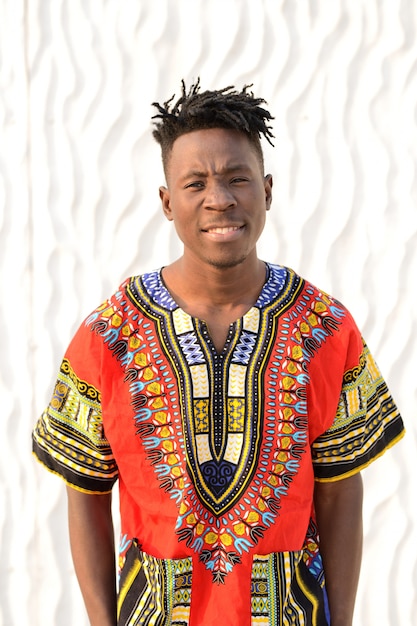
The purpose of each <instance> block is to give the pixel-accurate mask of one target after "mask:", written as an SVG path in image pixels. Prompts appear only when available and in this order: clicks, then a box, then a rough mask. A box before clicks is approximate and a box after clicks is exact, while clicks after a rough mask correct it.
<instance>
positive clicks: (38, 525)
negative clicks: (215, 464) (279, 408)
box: [0, 0, 417, 626]
mask: <svg viewBox="0 0 417 626" xmlns="http://www.w3.org/2000/svg"><path fill="white" fill-rule="evenodd" d="M198 75H201V79H202V85H203V88H218V87H223V86H226V85H229V84H235V85H236V86H238V87H241V86H242V85H243V84H244V83H251V82H253V83H254V90H255V93H256V94H257V95H262V96H264V97H265V98H266V99H267V100H268V102H269V107H270V109H271V111H272V112H273V114H274V115H275V118H276V119H275V123H274V128H275V135H276V137H277V140H276V148H275V149H274V150H272V149H269V147H267V148H266V159H267V163H268V169H269V170H270V171H271V172H272V173H273V174H274V177H275V187H274V189H275V201H274V204H273V210H272V211H271V214H270V216H269V225H268V227H267V230H266V233H265V235H264V237H263V239H262V243H261V246H260V252H261V255H262V256H263V257H265V258H268V259H269V260H272V261H277V262H280V263H283V264H287V265H290V266H292V267H294V269H297V270H298V271H299V272H301V273H302V274H304V275H305V276H306V277H308V278H309V279H310V280H312V281H313V282H315V283H317V284H319V285H320V286H321V287H322V288H324V289H326V290H327V291H330V292H331V293H333V294H334V295H335V296H337V297H338V298H340V299H341V300H342V301H343V302H344V303H345V304H346V305H347V306H348V307H349V308H350V309H351V311H352V313H353V314H354V316H355V317H356V319H357V321H358V323H359V325H360V327H361V328H362V330H363V333H364V335H365V337H366V338H367V341H368V343H369V345H370V347H371V349H372V351H373V352H374V354H375V355H376V358H377V360H378V362H379V364H380V366H381V368H382V370H383V371H384V373H385V376H386V378H387V379H388V381H389V384H390V387H391V389H392V391H393V392H394V395H395V397H396V399H397V402H398V404H399V405H400V407H401V409H402V411H403V414H404V419H405V421H406V425H407V428H408V435H407V437H406V438H405V439H404V440H403V442H402V443H400V444H399V445H398V446H397V447H396V448H394V449H393V450H392V451H391V452H389V453H388V454H387V455H386V456H385V457H384V458H383V459H381V460H380V461H378V462H377V463H376V464H374V465H373V466H372V467H371V468H369V469H368V470H366V472H365V473H364V474H365V482H366V507H365V529H366V544H365V551H364V563H363V568H362V578H361V586H360V591H359V596H358V602H357V611H356V622H355V624H356V626H388V625H389V626H413V625H415V624H416V623H417V621H416V617H415V616H416V615H417V598H416V586H417V585H416V582H417V581H416V576H417V528H416V526H417V519H416V518H417V515H416V505H415V498H416V475H417V470H416V467H415V466H416V463H415V459H416V456H417V441H416V439H417V429H416V425H415V421H414V419H413V418H414V416H415V407H416V400H417V398H416V395H417V394H416V369H417V360H416V358H417V347H416V331H417V326H416V323H417V297H416V295H415V289H416V277H417V206H416V204H417V203H416V200H417V170H416V167H417V125H416V119H417V107H416V102H417V5H416V3H415V2H414V0H402V1H400V0H355V1H354V2H348V1H347V0H286V1H283V0H263V1H262V0H138V1H136V2H132V1H128V0H53V1H48V0H1V1H0V227H1V232H0V262H1V285H0V297H1V309H0V394H1V409H2V417H1V420H0V428H1V433H0V437H1V442H2V454H1V455H0V463H1V465H0V467H1V481H2V491H1V502H0V533H1V557H0V605H1V612H0V624H1V625H3V626H14V625H16V626H17V625H19V626H21V625H26V624H31V626H84V625H85V624H87V621H86V618H85V614H84V609H83V606H82V601H81V598H80V594H79V591H78V588H77V585H76V581H75V577H74V574H73V571H72V565H71V559H70V556H69V550H68V541H67V537H66V510H65V498H64V489H63V486H62V484H61V481H59V480H58V479H57V478H55V477H53V476H50V475H49V474H47V473H46V472H45V471H43V470H42V469H41V468H39V467H38V466H37V464H36V463H35V462H34V461H33V460H32V458H31V454H30V432H31V428H32V426H33V423H34V421H35V419H36V418H37V415H38V414H39V412H40V411H41V410H42V408H43V407H44V405H45V404H46V403H47V401H48V398H49V394H50V392H51V389H52V385H53V382H54V378H55V373H56V370H57V368H58V365H59V362H60V358H61V356H62V353H63V351H64V349H65V347H66V345H67V343H68V341H69V339H70V336H71V335H72V333H73V331H74V330H75V328H76V326H77V325H78V323H79V322H80V321H81V319H82V318H83V317H84V316H85V315H86V314H87V313H88V312H89V311H90V310H91V309H92V308H93V307H95V306H96V305H97V304H98V303H99V302H100V301H101V300H102V298H103V297H104V296H106V295H108V294H109V293H110V292H112V291H113V289H114V288H115V287H116V286H117V285H118V284H119V282H120V281H121V280H122V279H123V278H124V277H125V276H127V275H129V274H131V273H138V272H142V271H144V270H147V269H151V268H153V267H156V266H159V265H161V264H163V263H166V262H168V261H169V260H170V259H173V258H174V257H175V256H176V255H177V254H178V253H179V246H178V244H177V242H176V239H175V236H174V234H173V232H172V228H171V225H170V224H168V222H165V221H164V220H163V218H162V216H161V211H160V208H159V200H158V193H157V189H158V185H159V184H160V183H162V182H163V179H162V173H161V167H160V165H159V153H158V147H157V145H156V144H154V142H153V139H152V137H151V132H150V122H149V118H150V116H151V115H152V114H153V110H152V108H151V106H150V103H151V102H152V101H155V100H164V99H167V97H169V96H170V95H172V94H173V93H174V92H175V93H177V94H178V92H179V84H180V79H181V78H183V77H184V78H185V79H186V80H187V82H189V81H190V80H191V79H193V78H196V77H197V76H198Z"/></svg>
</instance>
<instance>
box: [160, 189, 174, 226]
mask: <svg viewBox="0 0 417 626" xmlns="http://www.w3.org/2000/svg"><path fill="white" fill-rule="evenodd" d="M159 197H160V198H161V202H162V210H163V212H164V215H165V217H166V218H167V220H169V221H170V222H171V221H172V219H173V217H172V212H171V205H170V203H169V189H168V188H167V187H163V186H161V187H159Z"/></svg>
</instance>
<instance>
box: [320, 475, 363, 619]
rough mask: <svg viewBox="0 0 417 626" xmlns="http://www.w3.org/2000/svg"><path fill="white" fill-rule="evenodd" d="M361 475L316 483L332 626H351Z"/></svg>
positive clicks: (357, 562) (359, 533)
mask: <svg viewBox="0 0 417 626" xmlns="http://www.w3.org/2000/svg"><path fill="white" fill-rule="evenodd" d="M362 497H363V486H362V477H361V475H360V474H359V473H358V474H355V475H354V476H351V477H349V478H345V479H343V480H339V481H336V482H328V483H319V482H317V483H316V487H315V493H314V504H315V509H316V516H317V524H318V529H319V537H320V551H321V555H322V557H323V565H324V574H325V578H326V589H327V594H328V597H329V606H330V616H331V622H332V626H351V624H352V618H353V609H354V605H355V597H356V590H357V586H358V580H359V571H360V566H361V559H362V533H363V531H362Z"/></svg>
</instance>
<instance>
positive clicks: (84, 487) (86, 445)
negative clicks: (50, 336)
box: [33, 333, 118, 493]
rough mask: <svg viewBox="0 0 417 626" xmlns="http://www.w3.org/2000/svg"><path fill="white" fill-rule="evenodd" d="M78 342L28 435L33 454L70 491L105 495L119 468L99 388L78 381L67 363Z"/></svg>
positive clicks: (73, 346) (76, 340) (78, 340)
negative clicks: (103, 411)
mask: <svg viewBox="0 0 417 626" xmlns="http://www.w3.org/2000/svg"><path fill="white" fill-rule="evenodd" d="M79 334H80V333H79ZM81 342H82V338H81V337H77V335H76V337H75V338H74V340H73V342H72V344H71V349H70V351H69V353H68V357H67V355H66V358H64V360H63V361H62V364H61V367H60V370H59V374H58V378H57V381H56V384H55V388H54V392H53V395H52V398H51V401H50V403H49V405H48V407H47V408H46V410H45V411H44V412H43V414H42V415H41V417H40V418H39V420H38V422H37V424H36V426H35V428H34V431H33V452H34V455H35V457H36V458H37V459H38V460H39V461H40V462H41V463H42V464H43V465H45V466H46V467H47V469H49V470H50V471H51V472H53V473H56V474H58V475H60V476H61V477H62V478H63V479H64V480H65V482H66V483H67V484H69V485H71V486H72V487H74V488H76V489H78V490H80V491H85V492H89V493H108V492H110V491H111V489H112V486H113V484H114V483H115V481H116V479H117V477H118V468H117V465H116V462H115V460H114V457H113V454H112V450H111V448H110V445H109V442H108V441H107V439H106V436H105V433H104V429H103V421H102V412H101V393H100V390H99V389H98V388H97V387H96V386H94V385H93V384H91V383H90V382H89V381H87V380H85V379H82V378H79V377H78V376H77V372H76V368H75V367H74V365H73V363H72V361H71V356H70V355H71V354H73V355H76V354H77V344H80V343H81ZM84 349H85V347H84ZM81 353H82V351H81ZM74 358H75V357H74ZM79 358H82V357H81V356H80V357H79ZM75 361H77V358H75Z"/></svg>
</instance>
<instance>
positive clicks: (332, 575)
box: [34, 83, 403, 626]
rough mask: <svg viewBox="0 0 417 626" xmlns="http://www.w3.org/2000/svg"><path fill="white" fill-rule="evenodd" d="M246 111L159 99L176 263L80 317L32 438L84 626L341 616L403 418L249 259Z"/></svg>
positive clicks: (257, 154) (309, 292)
mask: <svg viewBox="0 0 417 626" xmlns="http://www.w3.org/2000/svg"><path fill="white" fill-rule="evenodd" d="M263 102H264V101H263V100H261V99H257V98H255V97H254V96H253V94H252V93H250V92H249V91H248V89H247V88H244V89H243V91H241V92H237V91H235V90H234V89H233V88H232V87H228V88H226V89H223V90H220V91H208V92H203V93H201V92H200V89H199V84H198V83H197V84H196V85H193V86H192V87H191V89H190V90H189V91H188V92H187V91H186V89H185V86H184V85H183V93H182V96H181V98H180V99H179V100H178V101H177V102H176V103H175V104H172V101H168V102H167V103H165V105H164V106H160V105H156V106H157V108H158V111H159V113H158V115H156V116H155V117H156V119H157V122H156V129H155V131H154V136H155V138H156V139H157V141H158V142H159V143H160V145H161V148H162V158H163V164H164V170H165V174H166V187H161V188H160V197H161V201H162V207H163V211H164V213H165V215H166V217H167V219H168V220H172V221H173V223H174V225H175V228H176V230H177V233H178V236H179V237H180V239H181V240H182V242H183V245H184V251H183V255H182V256H181V257H180V258H179V259H178V260H176V261H175V262H174V263H172V264H171V265H169V266H167V267H164V268H162V269H161V270H160V271H156V272H152V273H149V274H145V275H142V276H136V277H133V278H131V279H129V280H127V281H125V282H124V283H123V284H122V285H121V287H120V288H119V290H118V291H117V292H116V293H115V294H114V295H113V296H112V297H111V298H109V300H106V302H104V304H102V305H101V306H100V307H98V308H97V309H96V310H95V311H94V312H93V313H92V314H91V315H90V316H89V317H87V319H86V320H85V322H84V323H83V324H82V325H81V327H80V329H79V330H78V332H77V334H76V335H75V337H74V339H73V341H72V343H71V344H70V346H69V348H68V351H67V353H66V355H65V358H64V360H63V363H62V366H61V369H60V372H59V375H58V381H57V384H56V387H55V392H54V395H53V398H52V400H51V403H50V405H49V407H48V408H47V410H46V411H45V412H44V414H43V416H42V417H41V418H40V420H39V422H38V424H37V426H36V428H35V431H34V452H35V454H36V456H37V457H38V459H39V460H40V461H41V462H42V463H43V464H45V465H46V466H47V467H48V468H49V469H50V470H52V471H53V472H56V473H58V474H59V475H61V476H62V477H63V478H64V480H65V481H66V483H67V485H68V487H67V491H68V503H69V528H70V537H71V546H72V553H73V558H74V564H75V569H76V572H77V576H78V579H79V583H80V587H81V590H82V593H83V596H84V600H85V603H86V607H87V611H88V614H89V617H90V621H91V624H92V625H93V626H115V624H116V623H117V624H119V625H120V626H122V625H123V626H133V625H135V624H158V625H171V624H172V625H176V626H179V625H186V624H189V625H191V626H211V625H213V624H216V625H217V626H218V625H219V624H221V625H222V626H229V625H230V626H249V625H250V624H253V625H254V624H271V625H272V624H274V625H286V624H288V625H290V624H292V625H300V626H301V625H305V626H328V625H329V624H330V623H331V625H332V626H349V625H350V624H351V622H352V614H353V607H354V600H355V593H356V587H357V582H358V576H359V569H360V561H361V544H362V520H361V505H362V483H361V477H360V470H361V469H362V468H364V467H365V466H367V465H368V464H369V463H370V462H371V461H372V460H373V459H374V458H376V457H378V456H379V455H380V454H381V453H382V452H383V451H384V450H385V449H387V448H388V447H389V446H391V445H392V444H393V443H395V442H396V441H397V440H398V439H399V438H400V437H401V436H402V434H403V425H402V421H401V418H400V416H399V414H398V411H397V408H396V406H395V405H394V403H393V400H392V398H391V396H390V394H389V391H388V389H387V387H386V384H385V382H384V380H383V379H382V377H381V374H380V372H379V370H378V368H377V366H376V364H375V361H374V360H373V358H372V356H371V354H370V353H369V350H368V348H367V346H366V344H365V343H364V341H363V340H362V338H361V335H360V333H359V331H358V329H357V327H356V325H355V323H354V321H353V319H352V317H351V316H350V314H349V312H348V311H347V310H346V308H345V307H344V306H343V305H342V304H340V303H339V302H337V301H336V300H335V299H333V298H332V297H330V296H329V295H327V294H326V293H324V292H323V291H321V290H319V289H317V288H316V287H314V286H313V285H311V284H310V283H308V282H307V281H305V280H304V279H302V278H301V277H300V276H298V275H297V274H295V273H294V272H293V271H292V270H290V269H287V268H284V267H280V266H277V265H272V264H270V263H265V262H264V261H261V260H260V259H258V257H257V253H256V243H257V240H258V238H259V236H260V234H261V232H262V229H263V227H264V223H265V216H266V211H268V210H269V208H270V205H271V189H272V178H271V176H270V175H265V174H264V164H263V157H262V149H261V145H260V135H261V134H263V135H264V136H265V137H266V138H267V139H268V140H269V139H270V137H271V136H272V135H271V131H270V127H269V126H268V125H267V123H268V120H270V119H271V116H270V114H269V113H268V112H267V111H266V110H264V109H263V108H262V107H261V106H260V105H262V104H263ZM117 479H118V480H119V487H120V509H121V524H122V537H121V545H120V557H119V564H120V568H121V573H120V580H119V592H118V602H117V601H116V576H115V567H114V546H113V525H112V518H111V508H110V503H111V495H110V494H111V489H112V486H113V484H114V483H115V481H116V480H117ZM116 604H117V605H118V608H117V609H116ZM116 614H117V617H116Z"/></svg>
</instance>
